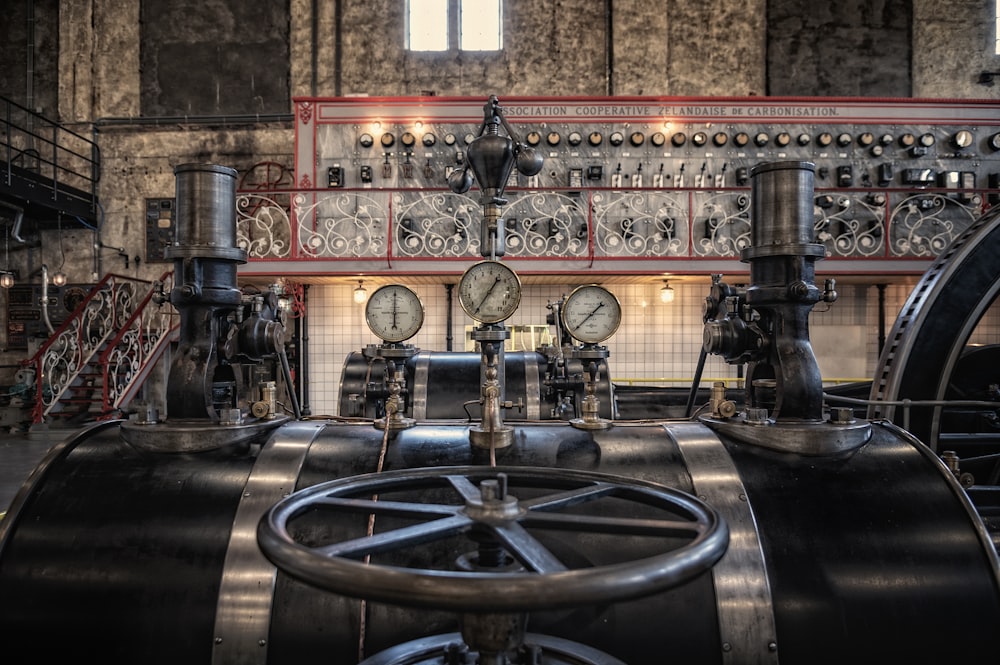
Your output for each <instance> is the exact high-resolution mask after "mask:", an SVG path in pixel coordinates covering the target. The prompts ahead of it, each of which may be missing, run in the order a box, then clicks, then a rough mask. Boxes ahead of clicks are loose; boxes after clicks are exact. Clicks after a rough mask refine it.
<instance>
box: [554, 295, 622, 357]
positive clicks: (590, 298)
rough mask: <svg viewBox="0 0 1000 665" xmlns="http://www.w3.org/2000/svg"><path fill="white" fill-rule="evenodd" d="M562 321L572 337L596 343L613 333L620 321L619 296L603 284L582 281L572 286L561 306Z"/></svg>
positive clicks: (588, 342) (587, 342) (620, 307)
mask: <svg viewBox="0 0 1000 665" xmlns="http://www.w3.org/2000/svg"><path fill="white" fill-rule="evenodd" d="M561 317H562V324H563V328H565V329H566V332H568V333H569V334H570V336H572V337H573V339H577V340H580V341H581V342H583V343H585V344H597V343H599V342H603V341H604V340H606V339H607V338H609V337H611V336H612V335H614V334H615V331H616V330H618V326H619V324H621V322H622V306H621V303H619V302H618V298H616V297H615V296H614V294H613V293H611V292H610V291H608V290H607V289H606V288H604V287H603V286H598V285H596V284H585V285H583V286H578V287H576V288H575V289H573V291H572V293H570V294H569V295H568V296H566V301H565V302H564V303H563V306H562V312H561Z"/></svg>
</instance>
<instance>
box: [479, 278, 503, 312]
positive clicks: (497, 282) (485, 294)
mask: <svg viewBox="0 0 1000 665" xmlns="http://www.w3.org/2000/svg"><path fill="white" fill-rule="evenodd" d="M499 283H500V277H499V276H497V278H496V279H494V280H493V283H492V284H490V288H488V289H486V293H484V294H483V299H482V300H480V301H479V304H478V305H476V314H478V313H479V310H480V309H482V308H483V303H485V302H486V299H487V298H489V297H490V294H491V293H493V289H495V288H496V287H497V284H499Z"/></svg>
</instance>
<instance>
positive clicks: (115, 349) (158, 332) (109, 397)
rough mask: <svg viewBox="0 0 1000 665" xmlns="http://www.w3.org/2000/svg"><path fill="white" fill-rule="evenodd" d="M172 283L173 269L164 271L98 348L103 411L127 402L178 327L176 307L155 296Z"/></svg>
mask: <svg viewBox="0 0 1000 665" xmlns="http://www.w3.org/2000/svg"><path fill="white" fill-rule="evenodd" d="M172 285H173V272H170V271H168V272H165V273H163V275H161V276H160V278H159V279H158V280H157V281H156V282H154V283H153V286H152V288H150V289H149V290H148V291H147V292H146V295H145V296H144V297H143V298H142V300H140V301H139V302H138V304H137V306H136V307H135V308H134V310H133V311H132V314H131V315H130V316H129V317H128V319H127V320H126V321H125V323H124V324H123V325H122V326H121V328H120V330H119V331H118V334H117V335H115V337H114V338H113V339H111V340H110V341H109V342H108V344H107V345H106V348H105V349H104V350H103V351H102V352H101V355H100V358H99V360H98V362H99V364H100V366H101V367H102V372H103V375H102V386H103V408H102V412H103V413H109V412H112V411H117V410H120V409H122V408H124V407H125V406H126V404H127V402H128V400H129V399H131V397H132V396H133V394H134V393H135V391H136V390H137V389H138V387H139V386H140V384H141V383H142V380H143V379H144V378H145V377H146V375H147V373H148V370H149V369H150V368H151V366H152V365H153V364H154V363H155V362H156V360H157V359H158V358H159V357H160V354H161V353H162V351H163V349H164V347H165V346H166V344H167V343H168V342H169V341H170V339H171V336H172V333H173V332H174V331H176V330H177V327H178V323H179V315H178V313H177V310H175V309H174V307H173V306H172V305H171V304H170V303H169V302H162V303H158V302H156V301H155V300H154V296H155V294H156V293H157V292H161V293H170V291H171V289H172V288H173V287H172Z"/></svg>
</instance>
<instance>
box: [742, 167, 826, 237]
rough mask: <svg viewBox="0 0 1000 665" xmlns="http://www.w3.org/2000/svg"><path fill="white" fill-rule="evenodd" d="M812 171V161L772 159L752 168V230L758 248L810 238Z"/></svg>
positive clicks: (811, 235) (813, 179)
mask: <svg viewBox="0 0 1000 665" xmlns="http://www.w3.org/2000/svg"><path fill="white" fill-rule="evenodd" d="M815 174H816V166H815V165H814V164H813V163H812V162H794V161H788V162H771V163H767V164H760V165H758V166H755V167H754V168H753V169H751V171H750V179H751V201H752V206H753V207H752V215H753V216H752V217H751V219H752V220H753V222H754V223H753V224H752V226H751V234H752V244H753V247H755V248H756V249H757V250H758V251H762V252H767V251H768V249H770V250H775V249H778V247H780V246H796V245H805V244H809V243H812V242H813V236H814V233H813V190H814V186H815ZM765 220H766V222H765ZM793 253H795V252H793Z"/></svg>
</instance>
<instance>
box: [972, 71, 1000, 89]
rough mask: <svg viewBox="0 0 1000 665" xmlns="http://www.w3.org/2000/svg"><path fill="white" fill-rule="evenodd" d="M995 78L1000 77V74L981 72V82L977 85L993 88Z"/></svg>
mask: <svg viewBox="0 0 1000 665" xmlns="http://www.w3.org/2000/svg"><path fill="white" fill-rule="evenodd" d="M994 76H1000V72H979V80H978V81H976V83H978V84H979V85H985V86H986V87H987V88H992V87H993V77H994Z"/></svg>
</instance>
